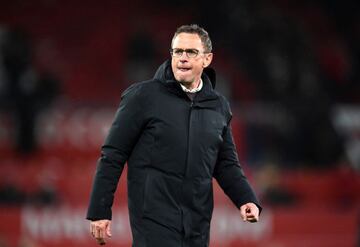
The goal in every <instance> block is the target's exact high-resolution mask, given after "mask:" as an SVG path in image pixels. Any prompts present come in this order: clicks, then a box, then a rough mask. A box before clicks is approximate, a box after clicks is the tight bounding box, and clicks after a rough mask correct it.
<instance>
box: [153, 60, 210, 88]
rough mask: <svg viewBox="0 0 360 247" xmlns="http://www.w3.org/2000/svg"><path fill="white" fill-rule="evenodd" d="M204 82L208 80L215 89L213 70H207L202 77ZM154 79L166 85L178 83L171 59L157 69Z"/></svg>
mask: <svg viewBox="0 0 360 247" xmlns="http://www.w3.org/2000/svg"><path fill="white" fill-rule="evenodd" d="M201 78H202V79H203V80H208V81H210V82H211V86H212V88H213V89H215V86H216V73H215V70H214V69H213V68H209V67H207V68H205V69H204V70H203V73H202V75H201ZM154 79H156V80H159V81H161V82H164V83H171V82H176V79H175V77H174V74H173V72H172V69H171V61H170V59H168V60H166V61H165V62H164V63H163V64H162V65H160V67H159V68H158V69H157V71H156V73H155V76H154Z"/></svg>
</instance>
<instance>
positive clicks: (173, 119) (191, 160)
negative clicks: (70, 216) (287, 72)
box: [87, 25, 261, 247]
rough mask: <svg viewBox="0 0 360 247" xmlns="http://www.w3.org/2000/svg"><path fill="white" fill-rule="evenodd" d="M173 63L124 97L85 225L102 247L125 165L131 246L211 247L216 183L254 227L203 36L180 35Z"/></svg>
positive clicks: (194, 32)
mask: <svg viewBox="0 0 360 247" xmlns="http://www.w3.org/2000/svg"><path fill="white" fill-rule="evenodd" d="M171 47H172V48H171V50H170V53H171V61H166V62H165V63H164V64H162V65H161V66H160V67H159V69H158V70H157V72H156V74H155V76H154V78H153V79H151V80H148V81H144V82H140V83H135V84H133V85H132V86H130V87H129V88H128V89H127V90H126V91H125V92H124V93H123V94H122V98H121V102H120V106H119V109H118V111H117V113H116V116H115V120H114V122H113V124H112V126H111V129H110V132H109V135H108V137H107V138H106V140H105V143H104V145H103V147H102V152H101V158H100V159H99V163H98V167H97V171H96V174H95V178H94V184H93V189H92V193H91V198H90V205H89V209H88V213H87V219H89V220H91V222H90V231H91V234H92V235H93V237H95V238H96V240H97V242H98V243H99V244H104V243H105V237H110V236H111V231H110V224H111V216H112V213H111V207H112V204H113V199H114V192H115V190H116V187H117V184H118V180H119V177H120V175H121V173H122V170H123V168H124V164H125V162H126V161H127V162H128V177H127V182H128V206H129V215H130V224H131V229H132V235H133V245H132V246H133V247H204V246H209V232H210V221H211V217H212V211H213V188H212V178H213V177H214V178H215V179H216V180H217V182H218V183H219V185H220V186H221V188H222V189H223V190H224V192H225V193H226V194H227V195H228V196H229V197H230V199H231V200H232V201H233V203H234V204H235V205H236V206H237V207H238V208H239V209H240V216H241V218H242V219H243V220H244V221H249V222H256V221H258V219H259V211H260V210H261V207H260V206H259V203H258V201H257V199H256V196H255V194H254V192H253V190H252V189H251V187H250V185H249V183H248V181H247V179H246V177H245V176H244V173H243V171H242V169H241V167H240V165H239V161H238V157H237V153H236V149H235V145H234V141H233V137H232V132H231V127H230V120H231V111H230V107H229V104H228V102H227V100H226V99H225V98H224V97H223V96H222V95H220V94H219V93H218V92H216V91H215V90H214V88H215V72H214V70H213V69H210V68H209V67H208V66H209V65H210V63H211V61H212V58H213V54H212V53H211V50H212V44H211V40H210V38H209V35H208V33H207V32H206V31H205V30H204V29H203V28H201V27H199V26H197V25H184V26H181V27H179V28H178V29H177V31H176V32H175V35H174V37H173V39H172V44H171Z"/></svg>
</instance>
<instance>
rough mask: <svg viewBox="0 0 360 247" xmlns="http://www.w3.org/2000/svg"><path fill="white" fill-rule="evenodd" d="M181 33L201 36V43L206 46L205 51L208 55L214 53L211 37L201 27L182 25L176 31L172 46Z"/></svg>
mask: <svg viewBox="0 0 360 247" xmlns="http://www.w3.org/2000/svg"><path fill="white" fill-rule="evenodd" d="M180 33H193V34H197V35H199V37H200V39H201V42H202V44H203V46H204V51H205V52H207V53H209V52H211V51H212V43H211V39H210V36H209V34H208V32H207V31H206V30H205V29H204V28H202V27H200V26H199V25H197V24H190V25H182V26H180V27H178V29H176V32H175V34H174V37H173V38H172V41H171V46H172V44H173V42H174V39H175V38H176V36H178V35H179V34H180Z"/></svg>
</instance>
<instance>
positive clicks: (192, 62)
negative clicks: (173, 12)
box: [171, 33, 213, 87]
mask: <svg viewBox="0 0 360 247" xmlns="http://www.w3.org/2000/svg"><path fill="white" fill-rule="evenodd" d="M172 49H182V50H189V49H192V50H197V51H198V52H199V53H198V54H197V56H195V57H192V58H189V57H188V56H187V54H186V52H183V53H182V55H181V56H179V57H176V56H172V60H171V67H172V71H173V73H174V76H175V79H176V80H177V81H178V82H180V83H181V84H183V85H185V86H187V87H191V85H194V84H195V85H197V83H198V82H199V81H200V77H201V74H202V72H203V69H204V68H206V67H207V66H209V64H210V63H211V60H212V57H213V55H212V53H204V46H203V44H202V42H201V39H200V37H199V35H197V34H192V33H180V34H178V35H177V36H176V37H175V38H174V39H173V42H172Z"/></svg>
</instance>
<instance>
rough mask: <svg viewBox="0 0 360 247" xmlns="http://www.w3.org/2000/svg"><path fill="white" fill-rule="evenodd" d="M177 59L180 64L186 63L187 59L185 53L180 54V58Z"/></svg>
mask: <svg viewBox="0 0 360 247" xmlns="http://www.w3.org/2000/svg"><path fill="white" fill-rule="evenodd" d="M179 59H180V62H186V61H187V59H188V57H187V55H186V52H185V51H184V52H183V53H182V54H181V56H180V57H179Z"/></svg>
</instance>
